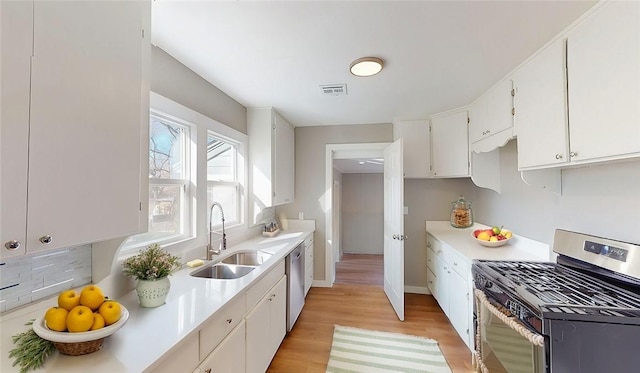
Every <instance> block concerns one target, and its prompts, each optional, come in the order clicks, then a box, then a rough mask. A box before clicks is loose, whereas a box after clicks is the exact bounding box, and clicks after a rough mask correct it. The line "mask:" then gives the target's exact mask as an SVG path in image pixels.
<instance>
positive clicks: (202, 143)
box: [120, 92, 247, 257]
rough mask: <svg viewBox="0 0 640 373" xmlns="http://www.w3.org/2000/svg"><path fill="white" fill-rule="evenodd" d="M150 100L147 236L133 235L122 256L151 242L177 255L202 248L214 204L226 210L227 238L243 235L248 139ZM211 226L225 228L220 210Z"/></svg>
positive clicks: (188, 111)
mask: <svg viewBox="0 0 640 373" xmlns="http://www.w3.org/2000/svg"><path fill="white" fill-rule="evenodd" d="M150 98H151V101H150V103H151V108H152V109H151V110H150V121H149V153H148V157H149V159H148V162H149V213H148V214H149V216H148V231H147V232H146V233H141V234H136V235H134V236H131V237H130V238H129V239H128V240H127V241H126V242H125V243H124V245H123V248H122V249H121V250H120V255H121V257H126V256H128V255H130V254H132V253H133V252H134V251H137V250H138V249H140V248H141V247H143V246H146V245H149V244H151V243H159V244H160V245H162V246H164V247H166V246H169V249H170V250H175V251H176V252H186V251H188V250H195V249H196V248H198V249H201V248H202V247H203V245H204V244H205V243H206V240H207V234H206V233H207V232H208V230H209V211H210V207H211V204H212V203H213V202H214V201H216V202H220V204H221V205H222V207H223V210H224V218H225V228H227V233H231V234H241V233H242V232H243V231H244V230H246V229H247V226H246V224H245V216H246V214H247V213H246V208H247V207H246V205H247V204H246V196H245V190H246V186H245V182H246V179H247V175H246V156H245V152H246V142H247V136H246V135H245V134H243V133H240V132H238V131H236V130H235V129H233V128H231V127H228V126H225V125H223V124H222V123H219V122H217V121H215V120H213V119H211V118H209V117H206V116H204V115H202V114H200V113H198V112H196V111H193V110H192V109H190V108H187V107H185V106H183V105H181V104H179V103H177V102H174V101H172V100H169V99H168V98H166V97H162V96H160V95H158V94H156V93H154V92H151V95H150ZM205 216H206V218H205ZM212 225H213V228H214V229H215V230H219V229H220V228H221V226H222V221H221V215H220V212H219V210H214V214H213V224H212ZM229 228H232V229H231V232H230V231H229ZM196 232H197V234H196Z"/></svg>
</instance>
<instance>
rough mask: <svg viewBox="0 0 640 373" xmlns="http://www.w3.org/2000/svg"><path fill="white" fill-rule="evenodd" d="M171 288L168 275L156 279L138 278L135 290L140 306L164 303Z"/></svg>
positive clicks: (155, 305) (154, 305)
mask: <svg viewBox="0 0 640 373" xmlns="http://www.w3.org/2000/svg"><path fill="white" fill-rule="evenodd" d="M170 288H171V282H169V277H163V278H159V279H157V280H138V285H137V286H136V292H137V293H138V300H139V301H140V306H142V307H149V308H151V307H158V306H161V305H163V304H164V302H165V300H166V299H167V294H169V289H170Z"/></svg>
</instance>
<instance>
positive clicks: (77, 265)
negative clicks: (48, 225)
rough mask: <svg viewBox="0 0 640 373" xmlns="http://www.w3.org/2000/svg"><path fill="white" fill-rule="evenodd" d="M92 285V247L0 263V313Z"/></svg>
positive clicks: (39, 254) (81, 247) (59, 250)
mask: <svg viewBox="0 0 640 373" xmlns="http://www.w3.org/2000/svg"><path fill="white" fill-rule="evenodd" d="M89 282H91V245H81V246H75V247H70V248H65V249H58V250H54V251H47V252H42V253H37V254H33V255H26V256H21V257H17V258H10V259H6V260H3V261H0V313H3V312H6V311H9V310H11V309H14V308H17V307H20V306H23V305H26V304H29V303H32V302H35V301H37V300H40V299H42V298H46V297H49V296H51V295H54V294H57V293H59V292H60V291H62V290H66V289H71V288H75V287H79V286H82V285H84V284H87V283H89Z"/></svg>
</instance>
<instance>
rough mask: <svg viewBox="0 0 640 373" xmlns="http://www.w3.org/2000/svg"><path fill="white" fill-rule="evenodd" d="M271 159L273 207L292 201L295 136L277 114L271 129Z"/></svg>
mask: <svg viewBox="0 0 640 373" xmlns="http://www.w3.org/2000/svg"><path fill="white" fill-rule="evenodd" d="M273 131H274V133H273V143H274V147H273V152H274V155H273V158H274V164H275V170H274V173H275V177H274V179H273V205H274V206H277V205H283V204H285V203H291V202H293V199H294V193H295V190H294V181H295V176H294V175H295V163H294V159H295V134H294V130H293V127H292V126H291V124H289V123H288V122H287V121H286V120H284V118H282V117H281V116H280V115H278V113H275V126H274V129H273Z"/></svg>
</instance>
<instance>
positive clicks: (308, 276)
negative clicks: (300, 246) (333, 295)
mask: <svg viewBox="0 0 640 373" xmlns="http://www.w3.org/2000/svg"><path fill="white" fill-rule="evenodd" d="M305 244H307V242H305ZM304 267H305V269H304V295H305V297H306V296H307V293H308V292H309V289H311V285H312V284H313V241H312V240H309V242H308V246H307V247H306V248H305V257H304Z"/></svg>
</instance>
